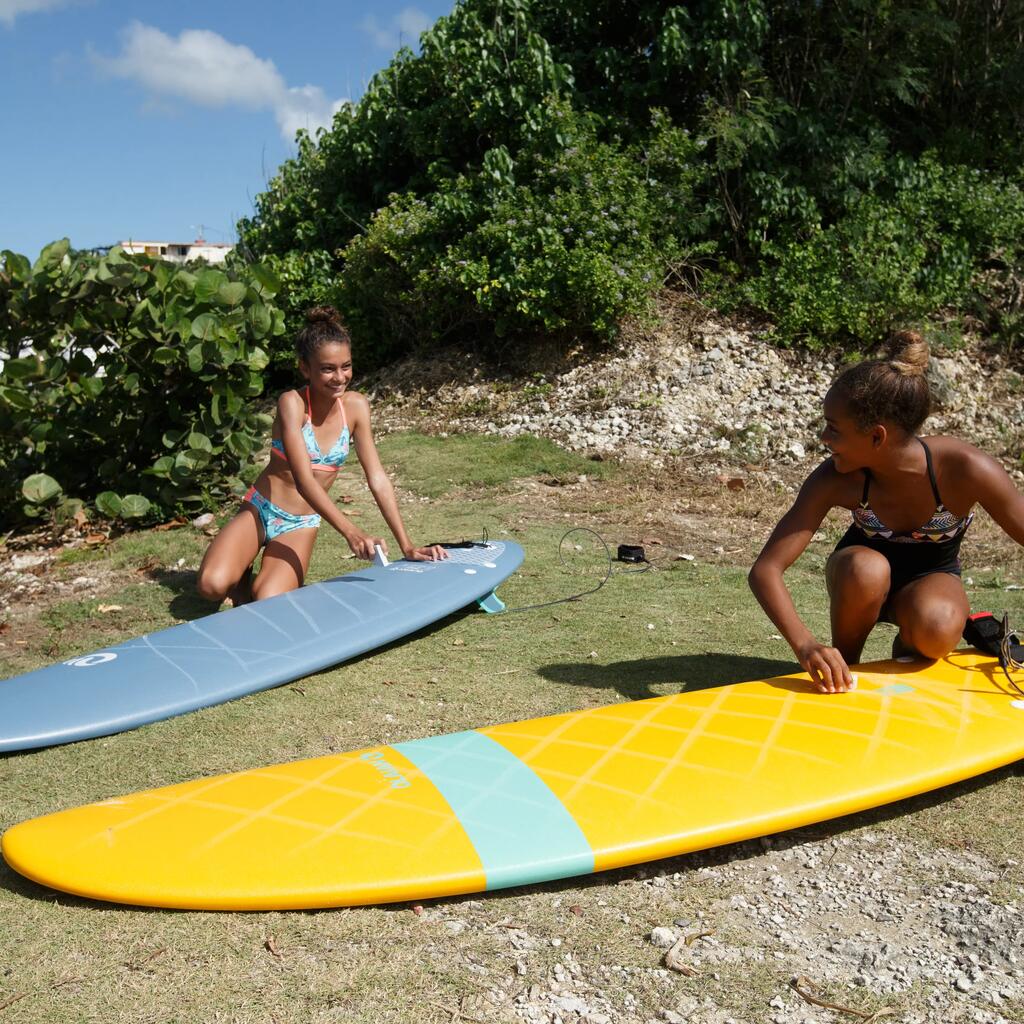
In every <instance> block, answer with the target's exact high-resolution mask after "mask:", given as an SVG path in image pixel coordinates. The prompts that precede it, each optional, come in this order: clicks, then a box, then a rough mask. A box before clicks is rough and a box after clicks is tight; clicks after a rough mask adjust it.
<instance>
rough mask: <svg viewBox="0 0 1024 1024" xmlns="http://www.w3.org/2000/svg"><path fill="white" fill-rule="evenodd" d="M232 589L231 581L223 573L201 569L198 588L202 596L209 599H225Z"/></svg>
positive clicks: (197, 582)
mask: <svg viewBox="0 0 1024 1024" xmlns="http://www.w3.org/2000/svg"><path fill="white" fill-rule="evenodd" d="M230 589H231V581H230V580H227V579H225V578H224V576H223V574H222V573H216V572H203V570H202V569H200V570H199V575H198V576H197V577H196V590H197V591H198V592H199V596H200V597H202V598H205V599H206V600H207V601H223V600H224V598H225V597H227V593H228V591H229V590H230Z"/></svg>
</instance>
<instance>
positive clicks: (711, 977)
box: [427, 831, 1024, 1024]
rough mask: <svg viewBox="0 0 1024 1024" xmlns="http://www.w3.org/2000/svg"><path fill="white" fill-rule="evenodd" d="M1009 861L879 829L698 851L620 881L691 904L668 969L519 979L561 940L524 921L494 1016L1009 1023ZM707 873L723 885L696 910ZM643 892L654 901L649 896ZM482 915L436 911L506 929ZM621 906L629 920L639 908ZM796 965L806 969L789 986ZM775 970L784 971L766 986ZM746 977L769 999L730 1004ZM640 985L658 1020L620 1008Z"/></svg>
mask: <svg viewBox="0 0 1024 1024" xmlns="http://www.w3.org/2000/svg"><path fill="white" fill-rule="evenodd" d="M1009 866H1013V865H1012V864H1011V865H1009ZM1006 867H1007V865H1006V864H1003V865H996V864H990V863H987V862H985V861H984V860H983V859H981V858H978V857H975V856H971V855H968V854H953V855H951V854H950V853H949V852H948V851H934V852H932V853H925V854H922V850H921V849H920V848H919V847H918V846H917V845H916V844H907V843H904V842H901V841H899V840H897V839H895V838H893V837H891V836H887V835H883V834H875V833H872V832H870V831H860V832H858V833H856V834H854V835H838V836H830V837H827V838H817V839H806V838H802V839H801V841H799V842H796V841H793V840H792V838H791V837H787V836H783V837H779V838H778V839H776V840H771V839H766V840H760V841H757V842H753V843H744V844H740V845H739V846H736V847H731V848H729V851H728V856H727V857H723V856H722V854H721V852H720V851H710V852H709V853H707V854H702V855H697V856H695V857H693V858H690V859H688V861H687V864H686V870H685V871H683V872H673V873H668V872H666V871H665V870H653V871H651V872H650V874H649V875H648V876H647V877H640V878H636V877H634V878H631V879H628V880H626V881H625V882H623V883H620V884H627V885H630V886H634V887H636V888H637V889H638V890H642V889H645V888H646V889H648V890H654V891H655V893H657V894H658V896H660V898H661V902H662V903H663V904H665V903H667V904H672V903H676V905H677V906H678V907H679V908H687V907H689V908H690V909H688V910H687V911H686V912H685V913H683V914H682V916H677V917H675V918H674V919H669V920H666V921H665V923H664V924H663V925H660V926H658V927H656V928H654V929H653V930H652V931H650V933H649V934H648V935H647V936H646V941H647V942H648V943H649V944H651V945H652V946H654V947H656V948H660V949H661V950H664V951H665V953H664V959H663V960H662V962H661V964H660V965H659V966H656V967H636V966H632V967H630V966H619V965H616V964H615V963H614V961H611V962H602V963H584V962H581V961H580V959H578V958H577V957H574V956H573V955H572V954H569V955H563V956H561V957H558V956H556V959H555V963H554V965H553V966H552V967H551V968H549V969H548V971H547V976H546V981H545V983H543V984H537V983H534V984H531V985H529V986H527V987H525V988H524V987H523V986H522V985H520V984H519V983H518V982H519V979H520V977H521V976H523V975H535V971H534V969H533V965H532V964H531V960H536V959H539V958H541V957H542V956H543V955H544V953H547V952H550V950H548V948H547V947H549V946H550V945H551V944H552V942H554V943H558V942H559V940H558V939H551V938H550V937H548V936H547V935H541V934H534V933H532V932H531V929H530V925H529V923H522V924H517V925H515V926H514V927H506V928H505V929H504V932H505V935H506V939H507V942H508V944H509V946H510V947H511V952H510V955H511V956H513V957H514V959H515V962H516V970H515V972H513V973H511V974H510V975H509V976H507V977H506V978H504V979H503V980H502V981H501V982H500V983H499V984H495V985H493V986H492V987H491V989H490V990H489V993H488V996H487V997H486V998H487V1001H488V1002H489V1003H490V1008H491V1010H492V1011H493V1010H494V1009H496V1008H498V1007H503V1008H507V1009H508V1010H511V1012H512V1013H513V1014H514V1015H515V1017H518V1018H519V1019H521V1020H523V1021H525V1022H537V1024H539V1022H545V1024H547V1022H559V1021H561V1022H563V1024H570V1022H572V1024H576V1022H579V1024H612V1022H618V1021H637V1022H642V1024H662V1022H667V1024H754V1022H758V1024H760V1022H765V1024H823V1022H826V1021H837V1020H843V1019H851V1020H852V1019H861V1020H882V1019H883V1018H886V1019H890V1020H893V1021H901V1022H904V1024H940V1022H941V1024H953V1022H965V1024H966V1022H970V1024H1008V1022H1009V1021H1018V1020H1020V1019H1021V1018H1020V1017H1019V1015H1018V1012H1019V1010H1020V1007H1021V1006H1022V1005H1024V1003H1022V1001H1024V974H1022V971H1021V961H1022V958H1024V953H1022V943H1024V907H1022V906H1021V905H1020V903H1018V902H1010V903H1001V902H997V901H994V900H993V899H992V898H991V896H990V895H989V894H988V893H987V891H986V890H988V889H989V888H990V887H991V886H992V884H993V883H995V882H996V881H998V879H999V878H1000V876H1001V874H1002V873H1003V872H1004V871H1005V870H1006ZM695 876H696V879H697V880H699V881H701V882H710V883H711V884H712V885H713V886H714V888H716V889H719V890H721V892H722V895H721V897H720V898H719V899H717V900H714V899H713V900H712V901H711V902H710V903H709V904H707V905H706V906H705V907H704V908H703V909H699V910H697V911H696V912H694V910H693V909H692V893H693V889H694V882H695ZM634 899H635V901H636V902H637V903H638V904H645V903H646V904H649V902H650V901H649V900H648V899H647V898H645V895H641V893H639V892H638V893H636V894H635V896H634ZM479 909H480V904H479V903H478V902H477V901H468V902H467V903H465V904H462V905H461V906H460V907H444V906H439V907H437V908H433V909H431V910H429V911H427V913H430V914H434V915H437V916H438V917H441V918H442V919H443V921H444V924H445V927H446V928H447V929H448V930H449V931H450V932H452V933H453V934H458V933H461V932H462V931H464V930H466V929H473V928H482V927H483V928H486V927H493V926H492V925H491V926H489V925H488V924H487V923H486V920H485V918H483V917H480V916H479V915H478V914H477V911H478V910H479ZM575 909H576V910H577V911H579V910H580V908H579V907H576V908H575ZM588 912H593V910H592V909H591V910H589V911H588ZM677 913H678V911H677ZM620 916H621V917H622V918H623V924H624V925H625V926H626V927H627V928H628V925H629V920H628V917H629V915H620ZM673 965H674V966H673ZM783 972H787V973H788V972H792V973H791V974H790V981H789V984H788V985H787V984H785V983H784V982H782V981H781V978H782V976H783ZM680 974H681V975H683V976H685V977H687V978H691V979H693V982H692V985H693V994H684V995H680V994H679V991H680V989H679V986H678V985H677V984H676V983H675V981H674V978H675V979H678V977H679V976H680ZM766 974H767V975H769V976H772V977H774V979H775V981H774V984H769V985H768V986H767V987H765V988H762V979H763V978H764V976H765V975H766ZM744 977H746V978H748V979H750V980H751V981H750V983H751V990H752V991H751V993H750V994H751V995H752V996H753V999H752V1000H751V1001H752V1002H753V1003H754V1007H756V1008H750V1007H749V1003H748V1008H747V1009H745V1010H744V1011H737V1010H735V1009H728V1008H723V1007H722V1006H721V1000H720V998H716V997H715V993H714V992H713V991H712V990H713V988H714V987H716V986H715V985H714V983H715V982H716V981H720V980H726V979H727V980H726V984H727V985H729V984H730V983H731V984H732V985H735V984H736V983H737V981H739V982H740V984H742V979H743V978H744ZM754 979H757V980H756V981H755V980H754ZM704 982H707V983H708V984H707V985H705V984H703V983H704ZM640 985H642V986H643V987H644V988H645V989H647V990H648V991H650V989H651V988H652V987H653V988H654V989H655V990H661V991H662V992H663V993H664V997H663V999H664V1006H663V1009H662V1010H661V1011H660V1015H659V1016H658V1017H645V1016H643V1015H636V1014H635V1013H630V1012H629V1008H628V1006H627V1007H625V1008H624V1007H623V1006H622V1003H621V992H622V989H623V987H625V988H627V989H629V988H630V987H631V986H632V987H633V988H634V990H636V989H637V987H638V986H640ZM702 990H703V991H702ZM756 990H760V991H759V992H758V995H756V996H754V991H756ZM814 1000H817V1002H815V1001H814ZM627 1002H628V1000H627ZM758 1004H760V1005H758ZM865 1006H867V1007H869V1008H868V1009H866V1010H865V1009H863V1007H865ZM1007 1007H1008V1009H1007ZM1004 1011H1005V1012H1004ZM1007 1013H1009V1016H1008V1015H1007ZM480 1016H482V1017H483V1018H484V1019H488V1014H487V1013H483V1014H480Z"/></svg>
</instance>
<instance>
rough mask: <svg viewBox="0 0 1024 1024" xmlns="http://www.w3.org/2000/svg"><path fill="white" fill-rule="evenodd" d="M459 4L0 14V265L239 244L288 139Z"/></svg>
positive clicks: (2, 1) (120, 1) (54, 0)
mask: <svg viewBox="0 0 1024 1024" xmlns="http://www.w3.org/2000/svg"><path fill="white" fill-rule="evenodd" d="M453 3H454V0H412V2H411V3H410V2H409V0H375V2H374V3H372V4H370V3H367V2H350V0H334V2H331V0H292V2H291V3H285V4H282V3H270V2H268V0H248V2H247V3H245V4H242V3H237V2H235V3H227V2H224V0H205V2H203V3H199V2H196V0H175V3H174V4H152V3H139V2H137V0H136V2H134V3H130V2H128V0H0V139H2V140H3V142H2V146H0V249H12V250H14V251H15V252H20V253H24V254H25V255H28V256H31V257H34V256H36V255H37V254H38V252H39V250H40V249H41V248H42V246H44V245H45V244H46V243H47V242H50V241H53V240H54V239H55V238H61V237H64V236H67V237H70V239H71V242H72V244H73V245H75V246H77V247H81V248H87V247H91V246H96V245H107V244H110V243H111V242H114V241H117V240H118V239H121V238H136V239H145V238H156V239H167V240H170V241H189V240H191V239H193V238H194V237H196V235H197V234H198V232H199V226H200V225H202V230H203V234H204V236H205V237H206V239H207V240H208V241H211V242H226V241H233V240H234V237H235V234H234V229H235V224H236V222H237V220H238V218H239V217H241V216H244V215H246V214H248V213H250V212H251V211H252V202H253V199H254V197H255V196H256V195H257V193H259V192H260V191H262V189H263V187H264V185H265V183H266V181H267V180H268V179H269V178H270V177H271V176H272V175H273V173H274V171H275V169H276V168H277V166H278V165H279V164H280V163H281V161H282V160H284V159H285V158H286V157H288V156H289V155H291V154H293V153H294V150H295V147H294V143H293V142H292V141H291V140H292V138H293V133H294V129H295V127H296V126H298V125H308V126H310V127H315V126H316V125H317V124H318V123H325V122H327V121H329V119H330V116H331V112H332V110H333V109H334V108H335V107H336V105H337V104H338V103H339V102H340V101H342V100H344V99H352V100H357V99H358V98H359V96H360V95H362V92H363V90H364V88H365V86H366V83H367V82H368V81H369V79H370V77H371V76H372V75H373V74H374V72H376V71H378V70H379V69H380V68H382V67H384V66H385V65H386V64H387V63H388V61H389V60H390V59H391V57H392V55H393V54H394V52H395V50H396V49H397V47H398V46H399V45H400V43H405V44H408V45H413V46H415V43H416V40H417V38H418V36H419V33H420V32H421V31H422V30H423V29H424V28H426V27H428V26H429V25H431V24H432V23H433V22H434V21H435V20H436V19H437V18H438V17H439V16H440V15H442V14H447V13H448V12H449V11H450V10H451V8H452V6H453Z"/></svg>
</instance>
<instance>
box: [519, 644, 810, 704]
mask: <svg viewBox="0 0 1024 1024" xmlns="http://www.w3.org/2000/svg"><path fill="white" fill-rule="evenodd" d="M794 671H799V668H798V666H797V665H796V664H794V663H793V662H792V661H780V660H779V659H777V658H752V657H749V656H747V655H744V654H677V655H672V656H671V657H666V658H637V659H636V660H633V661H613V662H612V663H611V664H610V665H596V664H591V663H589V662H584V661H578V662H564V663H559V664H554V665H542V666H541V667H540V668H539V669H537V672H538V673H539V674H540V675H541V676H543V677H544V678H545V679H550V680H551V681H552V682H555V683H568V684H569V685H570V686H590V687H593V688H594V689H607V690H616V691H617V692H618V693H620V694H622V696H623V697H627V698H629V699H630V700H643V699H644V698H646V697H660V696H661V694H660V693H658V692H657V691H655V690H654V689H653V687H655V686H664V685H666V684H667V685H670V686H674V687H677V688H678V689H679V690H686V691H687V692H692V691H694V690H708V689H711V688H712V687H715V686H727V685H729V684H730V683H745V682H747V680H750V679H770V678H772V677H773V676H781V675H786V674H787V673H792V672H794Z"/></svg>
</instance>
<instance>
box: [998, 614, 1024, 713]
mask: <svg viewBox="0 0 1024 1024" xmlns="http://www.w3.org/2000/svg"><path fill="white" fill-rule="evenodd" d="M1022 650H1024V649H1022V648H1021V642H1020V636H1018V634H1017V632H1016V631H1015V630H1012V629H1010V613H1009V612H1003V621H1002V626H1001V628H1000V631H999V667H1000V668H1001V669H1002V670H1003V675H1004V676H1006V681H1007V682H1008V683H1009V684H1010V685H1011V686H1012V687H1013V688H1014V689H1015V690H1016V691H1017V692H1018V693H1019V694H1020V695H1021V696H1022V697H1024V689H1022V688H1021V686H1020V684H1019V683H1018V682H1017V681H1016V680H1015V679H1014V678H1013V676H1011V675H1010V669H1011V668H1012V669H1013V670H1014V671H1015V672H1019V671H1020V670H1021V669H1022V668H1024V662H1022V661H1020V660H1019V659H1018V658H1017V657H1015V651H1022Z"/></svg>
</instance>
